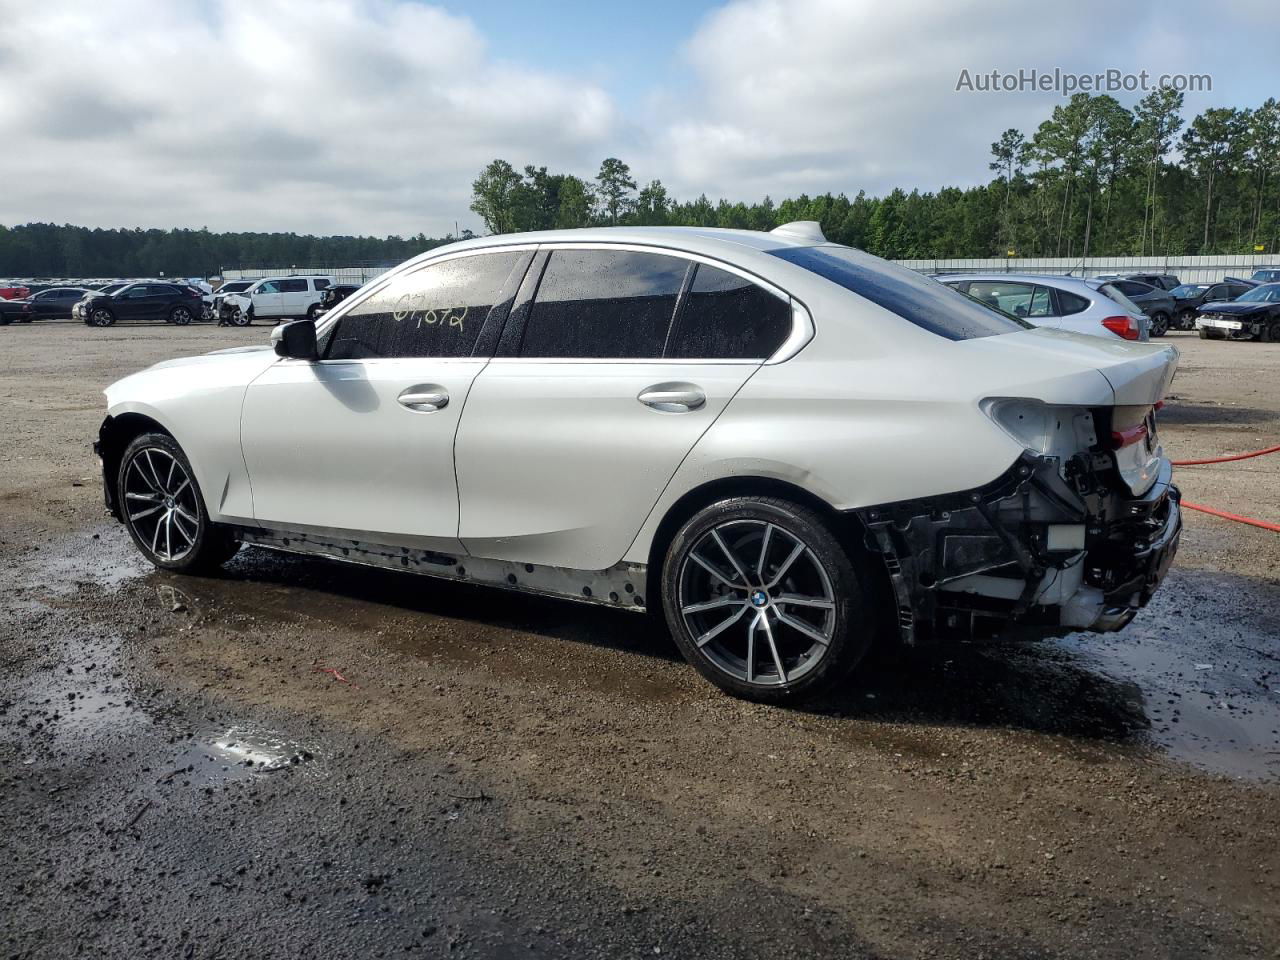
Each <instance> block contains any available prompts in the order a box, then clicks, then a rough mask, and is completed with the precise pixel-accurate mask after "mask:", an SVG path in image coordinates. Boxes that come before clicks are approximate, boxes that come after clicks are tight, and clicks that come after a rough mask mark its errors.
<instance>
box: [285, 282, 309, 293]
mask: <svg viewBox="0 0 1280 960" xmlns="http://www.w3.org/2000/svg"><path fill="white" fill-rule="evenodd" d="M280 292H281V293H306V292H307V281H305V280H281V281H280Z"/></svg>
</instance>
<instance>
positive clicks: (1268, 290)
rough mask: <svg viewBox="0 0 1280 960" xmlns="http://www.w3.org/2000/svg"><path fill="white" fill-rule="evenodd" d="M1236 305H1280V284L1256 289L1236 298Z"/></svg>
mask: <svg viewBox="0 0 1280 960" xmlns="http://www.w3.org/2000/svg"><path fill="white" fill-rule="evenodd" d="M1236 303H1280V283H1268V284H1266V285H1264V286H1261V287H1254V288H1253V289H1252V290H1250V291H1249V292H1248V293H1245V294H1241V295H1240V296H1238V297H1236Z"/></svg>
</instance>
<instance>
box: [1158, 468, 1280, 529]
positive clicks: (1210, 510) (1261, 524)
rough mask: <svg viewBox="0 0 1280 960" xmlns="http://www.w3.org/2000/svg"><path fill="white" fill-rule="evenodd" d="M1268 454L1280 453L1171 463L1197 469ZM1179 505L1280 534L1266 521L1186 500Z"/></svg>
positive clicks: (1277, 526) (1276, 526)
mask: <svg viewBox="0 0 1280 960" xmlns="http://www.w3.org/2000/svg"><path fill="white" fill-rule="evenodd" d="M1268 453H1280V447H1267V448H1266V449H1265V450H1254V451H1252V452H1250V453H1237V454H1235V455H1233V456H1230V457H1208V458H1206V459H1204V460H1173V461H1171V462H1172V463H1173V465H1174V466H1175V467H1198V466H1200V465H1202V464H1206V463H1231V462H1232V461H1233V460H1249V459H1251V458H1252V457H1264V456H1266V455H1267V454H1268ZM1181 505H1182V506H1184V507H1186V508H1187V509H1188V510H1199V511H1200V512H1201V513H1207V514H1209V515H1210V516H1214V517H1221V518H1222V519H1223V520H1234V521H1235V522H1236V523H1247V524H1248V525H1249V526H1251V527H1260V528H1261V529H1263V530H1270V531H1272V532H1273V533H1280V524H1276V523H1268V522H1267V521H1266V520H1255V519H1254V518H1253V517H1242V516H1240V515H1239V514H1236V513H1227V511H1225V510H1217V509H1215V508H1214V507H1206V506H1204V505H1203V504H1199V503H1191V502H1190V501H1188V500H1183V501H1182V504H1181Z"/></svg>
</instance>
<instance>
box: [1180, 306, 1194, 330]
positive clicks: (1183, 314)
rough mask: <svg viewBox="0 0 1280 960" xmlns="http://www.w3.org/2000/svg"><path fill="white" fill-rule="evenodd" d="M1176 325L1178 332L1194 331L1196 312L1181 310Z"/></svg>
mask: <svg viewBox="0 0 1280 960" xmlns="http://www.w3.org/2000/svg"><path fill="white" fill-rule="evenodd" d="M1177 323H1178V329H1179V330H1194V329H1195V328H1196V312H1195V311H1194V310H1182V311H1180V312H1179V313H1178V316H1177Z"/></svg>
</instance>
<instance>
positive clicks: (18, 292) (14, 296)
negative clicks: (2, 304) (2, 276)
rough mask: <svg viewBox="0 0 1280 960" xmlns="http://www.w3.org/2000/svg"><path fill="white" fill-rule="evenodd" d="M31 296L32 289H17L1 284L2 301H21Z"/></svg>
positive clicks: (0, 295) (0, 294)
mask: <svg viewBox="0 0 1280 960" xmlns="http://www.w3.org/2000/svg"><path fill="white" fill-rule="evenodd" d="M30 294H31V288H30V287H15V286H12V285H7V284H3V283H0V300H21V299H23V298H24V297H27V296H29V295H30Z"/></svg>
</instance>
